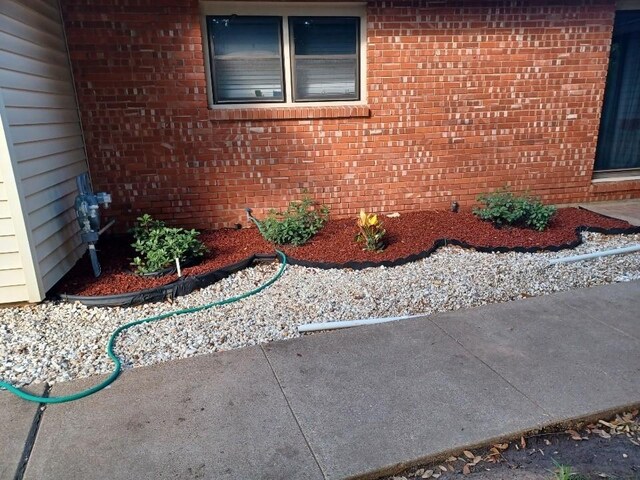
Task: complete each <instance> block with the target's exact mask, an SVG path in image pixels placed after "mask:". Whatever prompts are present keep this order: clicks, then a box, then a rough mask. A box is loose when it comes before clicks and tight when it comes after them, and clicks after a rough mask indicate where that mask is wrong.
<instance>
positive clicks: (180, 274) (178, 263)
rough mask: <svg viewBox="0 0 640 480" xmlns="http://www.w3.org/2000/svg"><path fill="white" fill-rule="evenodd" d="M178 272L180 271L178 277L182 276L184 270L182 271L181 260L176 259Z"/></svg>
mask: <svg viewBox="0 0 640 480" xmlns="http://www.w3.org/2000/svg"><path fill="white" fill-rule="evenodd" d="M176 270H177V271H178V277H181V276H182V270H181V269H180V259H179V258H178V257H176Z"/></svg>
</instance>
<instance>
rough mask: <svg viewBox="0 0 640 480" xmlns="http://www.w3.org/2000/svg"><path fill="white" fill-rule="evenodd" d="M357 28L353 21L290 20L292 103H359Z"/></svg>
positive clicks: (341, 19)
mask: <svg viewBox="0 0 640 480" xmlns="http://www.w3.org/2000/svg"><path fill="white" fill-rule="evenodd" d="M359 26H360V19H359V18H356V17H290V18H289V35H290V37H291V63H292V70H293V72H292V76H293V93H294V100H295V101H314V100H315V101H322V100H357V99H359V97H360V89H359V84H358V78H359V50H360V34H359Z"/></svg>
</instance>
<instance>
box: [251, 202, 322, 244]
mask: <svg viewBox="0 0 640 480" xmlns="http://www.w3.org/2000/svg"><path fill="white" fill-rule="evenodd" d="M328 219H329V207H327V206H325V205H316V203H315V202H314V201H313V200H312V199H311V197H309V196H307V195H305V196H304V197H303V198H302V200H300V201H293V202H291V203H289V206H288V207H287V209H286V210H285V211H284V212H278V211H277V210H274V209H271V210H269V212H268V213H267V217H266V218H265V219H264V220H262V221H261V222H259V224H260V232H261V233H262V235H263V236H264V238H265V239H266V240H267V241H269V242H271V243H275V244H277V245H295V246H300V245H303V244H304V243H306V242H307V241H308V240H309V239H310V238H311V237H313V236H314V235H315V234H316V233H318V232H319V231H320V229H321V228H322V227H323V226H324V224H325V223H326V222H327V220H328Z"/></svg>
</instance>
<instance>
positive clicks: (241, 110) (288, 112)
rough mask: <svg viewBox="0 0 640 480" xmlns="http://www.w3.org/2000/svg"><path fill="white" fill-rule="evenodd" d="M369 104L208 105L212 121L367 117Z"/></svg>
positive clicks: (369, 114)
mask: <svg viewBox="0 0 640 480" xmlns="http://www.w3.org/2000/svg"><path fill="white" fill-rule="evenodd" d="M369 116H371V110H370V108H369V105H364V104H362V105H327V106H321V107H320V106H303V105H296V106H291V107H288V106H287V107H271V106H269V107H237V108H235V107H233V108H229V107H223V108H220V107H209V119H210V120H212V121H223V122H224V121H237V120H310V119H323V118H354V117H364V118H366V117H369Z"/></svg>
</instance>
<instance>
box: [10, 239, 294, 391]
mask: <svg viewBox="0 0 640 480" xmlns="http://www.w3.org/2000/svg"><path fill="white" fill-rule="evenodd" d="M276 253H277V254H278V256H279V257H280V260H281V264H280V269H279V270H278V272H277V273H276V274H275V275H274V276H273V277H272V278H271V279H269V280H268V281H267V282H265V283H263V284H262V285H260V286H259V287H257V288H254V289H253V290H251V291H249V292H246V293H243V294H241V295H237V296H235V297H231V298H226V299H224V300H219V301H217V302H213V303H208V304H206V305H200V306H199V307H192V308H185V309H183V310H176V311H173V312H167V313H163V314H161V315H154V316H153V317H147V318H143V319H141V320H135V321H133V322H129V323H127V324H125V325H122V326H120V327H118V328H117V329H116V330H115V331H114V332H113V333H112V334H111V337H110V338H109V342H108V343H107V354H108V355H109V357H110V358H111V360H112V361H113V363H114V368H113V372H111V375H109V378H107V379H106V380H104V381H103V382H101V383H99V384H98V385H95V386H93V387H91V388H88V389H86V390H82V391H81V392H78V393H74V394H72V395H65V396H60V397H40V396H38V395H32V394H30V393H28V392H25V391H24V390H21V389H19V388H17V387H14V386H13V385H11V384H9V383H7V382H3V381H0V389H2V388H4V389H6V390H8V391H9V392H11V393H13V394H14V395H17V396H18V397H20V398H22V399H24V400H28V401H30V402H36V403H65V402H72V401H74V400H79V399H81V398H84V397H88V396H89V395H92V394H94V393H96V392H99V391H100V390H102V389H103V388H105V387H107V386H109V385H111V384H112V383H113V382H114V381H115V380H116V378H118V376H119V375H120V372H121V370H122V363H121V362H120V359H119V358H118V357H117V355H116V354H115V352H114V351H113V347H114V345H115V343H116V339H117V338H118V335H120V333H122V332H123V331H125V330H127V329H128V328H131V327H134V326H136V325H140V324H142V323H150V322H156V321H158V320H163V319H165V318H169V317H175V316H178V315H184V314H187V313H195V312H200V311H202V310H208V309H210V308H212V307H218V306H220V305H227V304H229V303H234V302H237V301H238V300H242V299H244V298H247V297H250V296H251V295H255V294H256V293H259V292H261V291H262V290H264V289H265V288H267V287H268V286H269V285H271V284H272V283H274V282H275V281H276V280H278V279H279V278H280V277H281V276H282V274H283V273H284V270H285V268H286V266H287V257H286V256H285V254H284V253H282V252H281V251H279V250H276Z"/></svg>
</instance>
